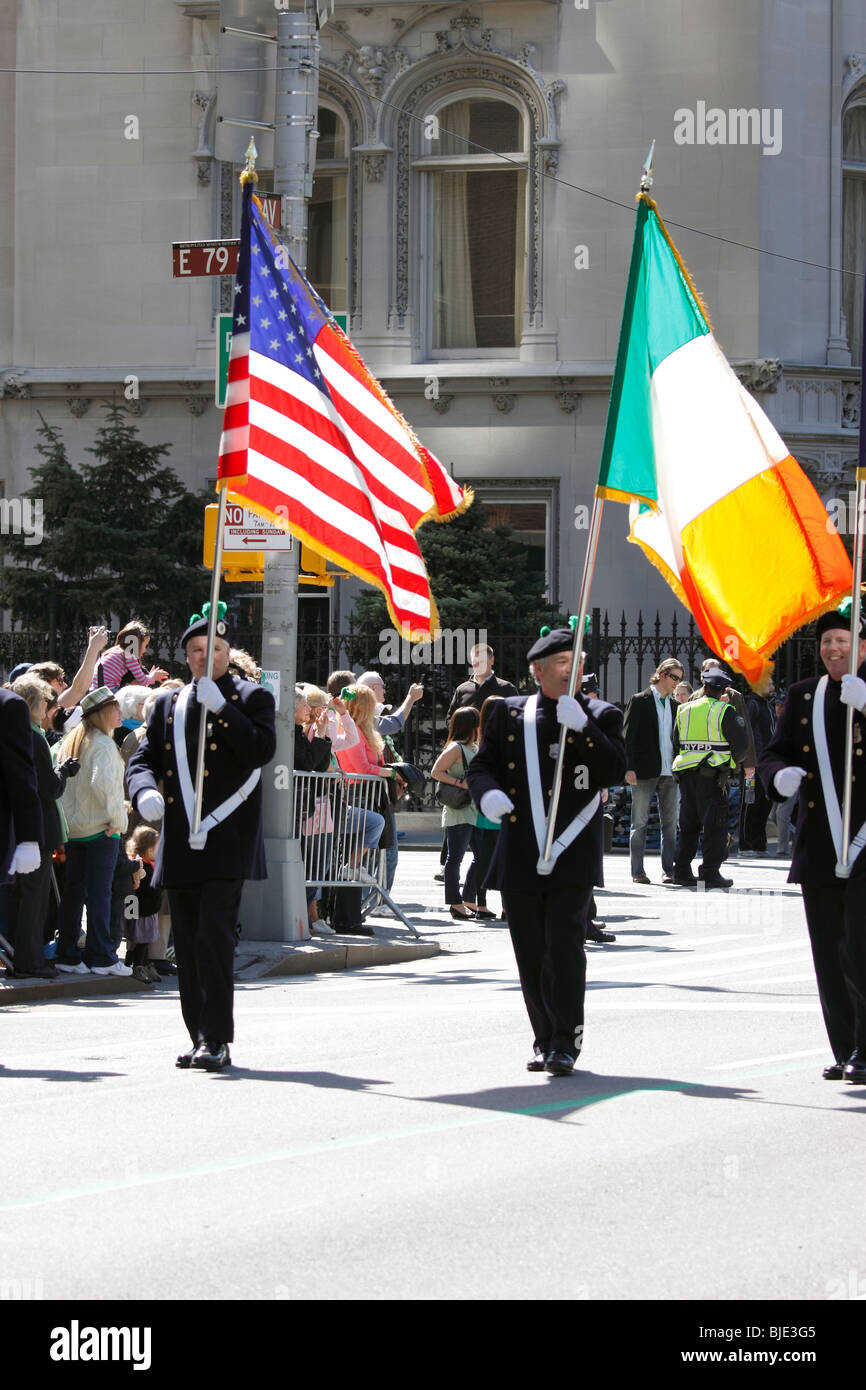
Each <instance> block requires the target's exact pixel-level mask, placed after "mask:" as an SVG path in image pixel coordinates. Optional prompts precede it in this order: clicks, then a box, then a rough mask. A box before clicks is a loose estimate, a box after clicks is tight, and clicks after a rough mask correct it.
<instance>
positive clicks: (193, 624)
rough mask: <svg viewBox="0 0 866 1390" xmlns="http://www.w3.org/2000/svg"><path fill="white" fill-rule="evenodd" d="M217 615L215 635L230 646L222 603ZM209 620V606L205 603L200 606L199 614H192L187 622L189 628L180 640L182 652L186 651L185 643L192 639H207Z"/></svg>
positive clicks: (224, 607)
mask: <svg viewBox="0 0 866 1390" xmlns="http://www.w3.org/2000/svg"><path fill="white" fill-rule="evenodd" d="M217 614H218V617H217V625H216V635H217V637H221V638H222V639H223V641H224V642H228V643H229V644H231V637H230V634H229V628H228V623H227V622H226V621H225V614H226V605H225V604H224V603H222V602H221V603H220V605H219V607H218V609H217ZM209 620H210V604H209V603H205V604H203V605H202V610H201V612H200V613H193V615H192V617H191V618H190V620H189V627H188V628H187V630H186V632H185V633H184V634H183V636H182V637H181V639H180V644H181V646H182V647H183V649H184V651H186V644H187V642H190V641H192V639H193V637H207V630H208V624H209Z"/></svg>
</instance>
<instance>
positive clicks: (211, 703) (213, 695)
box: [195, 676, 226, 714]
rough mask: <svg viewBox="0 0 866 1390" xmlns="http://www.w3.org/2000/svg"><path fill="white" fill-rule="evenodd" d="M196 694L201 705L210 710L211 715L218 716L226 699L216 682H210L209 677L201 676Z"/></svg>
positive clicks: (197, 683) (197, 682)
mask: <svg viewBox="0 0 866 1390" xmlns="http://www.w3.org/2000/svg"><path fill="white" fill-rule="evenodd" d="M195 693H196V699H197V700H198V702H199V704H200V705H204V707H205V709H209V710H210V712H211V714H218V713H219V711H220V710H221V709H222V707H223V705H224V704H225V702H226V697H225V695H224V694H223V693H222V691H221V690H220V688H219V686H218V685H217V683H216V681H212V680H210V679H209V678H208V677H207V676H201V677H200V678H199V679H198V680H197V681H196V687H195Z"/></svg>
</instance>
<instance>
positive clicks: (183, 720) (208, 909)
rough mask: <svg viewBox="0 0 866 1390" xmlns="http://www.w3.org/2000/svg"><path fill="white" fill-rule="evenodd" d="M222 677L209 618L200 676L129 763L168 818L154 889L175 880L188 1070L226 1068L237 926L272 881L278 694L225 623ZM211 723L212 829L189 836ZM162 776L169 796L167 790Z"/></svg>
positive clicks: (157, 720) (159, 706)
mask: <svg viewBox="0 0 866 1390" xmlns="http://www.w3.org/2000/svg"><path fill="white" fill-rule="evenodd" d="M217 633H218V636H217V639H216V643H215V650H214V666H213V679H212V680H210V679H208V677H207V676H206V675H205V669H206V664H207V620H206V618H204V617H203V618H201V619H198V620H197V621H193V622H192V623H191V624H190V626H189V627H188V628H187V630H186V632H185V633H184V635H183V637H182V638H181V642H182V644H183V647H184V651H185V654H186V660H187V665H188V666H189V669H190V672H191V674H192V677H193V680H192V683H191V684H190V685H186V686H184V688H183V690H181V691H172V692H168V693H166V694H165V695H163V696H160V698H159V699H158V700H157V701H156V704H155V705H154V707H153V711H152V713H151V716H150V720H149V723H148V726H147V732H146V733H145V735H144V738H143V739H142V741H141V743H140V745H139V747H138V750H137V752H135V753H133V755H132V757H131V758H130V760H129V767H128V770H127V781H128V786H129V793H130V796H131V798H132V800H133V804H134V806H135V809H136V810H137V811H138V813H139V815H140V816H141V817H142V818H143V819H144V820H150V819H151V818H152V817H156V816H159V815H161V814H164V820H163V826H162V836H161V838H160V842H159V848H158V850H157V856H156V868H155V872H154V887H157V888H167V889H168V898H169V904H170V906H171V923H172V930H173V932H174V948H175V958H176V961H177V974H178V986H179V989H180V1003H181V1010H182V1013H183V1019H184V1023H185V1024H186V1026H187V1028H188V1029H189V1035H190V1038H191V1039H192V1044H193V1046H192V1050H191V1051H190V1052H187V1053H183V1054H182V1055H181V1056H180V1057H178V1059H177V1065H178V1066H180V1067H188V1066H190V1065H191V1066H193V1067H196V1068H200V1069H202V1070H205V1071H219V1070H221V1069H222V1068H223V1067H226V1066H228V1065H229V1064H230V1061H231V1058H230V1056H229V1049H228V1044H229V1043H230V1042H231V1041H232V1039H233V1038H234V1018H233V1011H232V1004H233V993H234V983H233V973H232V972H233V964H234V945H235V926H236V923H237V917H238V909H239V905H240V899H241V890H242V888H243V885H244V880H245V879H263V878H266V877H267V869H266V867H265V850H264V838H263V834H262V781H261V769H262V768H263V767H265V765H266V764H267V763H269V762H270V761H271V759H272V758H273V756H274V752H275V750H276V729H275V725H274V715H275V710H274V698H273V696H272V695H271V693H270V692H269V691H268V690H265V689H263V687H262V686H260V685H256V684H254V683H253V682H252V681H245V680H241V679H240V678H239V677H237V676H233V675H231V674H230V673H229V671H228V663H229V656H230V647H229V642H228V632H227V629H226V625H225V623H224V622H222V621H221V622H220V623H218V625H217ZM202 718H204V719H206V720H207V742H206V745H205V748H206V752H205V771H204V775H205V779H206V780H205V783H204V797H203V801H202V825H201V831H200V833H199V836H198V837H197V840H196V842H195V844H194V845H193V844H191V828H192V822H193V807H194V792H195V789H194V779H195V765H196V756H197V750H198V735H199V726H200V721H201V719H202ZM160 781H161V782H162V784H163V789H164V798H163V796H161V795H160V793H159V792H158V790H157V785H158V783H159V782H160Z"/></svg>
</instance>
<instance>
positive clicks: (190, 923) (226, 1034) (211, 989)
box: [168, 878, 244, 1044]
mask: <svg viewBox="0 0 866 1390" xmlns="http://www.w3.org/2000/svg"><path fill="white" fill-rule="evenodd" d="M243 886H244V880H243V879H242V878H215V879H210V880H208V881H207V882H206V883H195V884H190V885H188V886H187V887H184V888H169V890H168V900H169V903H170V905H171V926H172V931H173V932H174V951H175V960H176V962H177V980H178V988H179V991H180V1008H181V1013H182V1014H183V1021H184V1023H185V1024H186V1026H187V1029H188V1030H189V1035H190V1037H191V1039H192V1041H193V1043H195V1044H198V1043H200V1042H204V1041H205V1039H212V1040H214V1041H216V1042H232V1041H233V1040H234V1035H235V1033H234V1013H233V1009H232V1000H233V995H234V985H233V979H234V954H235V926H236V924H237V920H238V913H239V911H240V904H241V891H242V889H243Z"/></svg>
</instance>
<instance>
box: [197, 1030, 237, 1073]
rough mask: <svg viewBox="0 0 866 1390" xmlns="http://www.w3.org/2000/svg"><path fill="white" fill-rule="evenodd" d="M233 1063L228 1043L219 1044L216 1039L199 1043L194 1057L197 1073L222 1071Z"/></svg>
mask: <svg viewBox="0 0 866 1390" xmlns="http://www.w3.org/2000/svg"><path fill="white" fill-rule="evenodd" d="M231 1061H232V1059H231V1057H230V1056H229V1049H228V1043H224V1042H218V1041H216V1039H214V1038H210V1039H208V1041H207V1042H203V1043H199V1045H198V1047H197V1048H196V1050H195V1052H194V1053H193V1057H192V1065H193V1066H194V1067H195V1069H196V1071H222V1070H223V1068H224V1067H229V1066H231Z"/></svg>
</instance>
